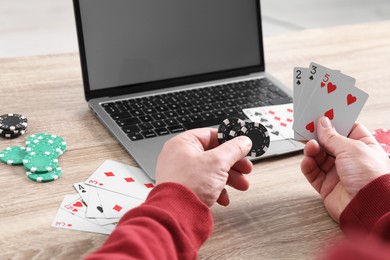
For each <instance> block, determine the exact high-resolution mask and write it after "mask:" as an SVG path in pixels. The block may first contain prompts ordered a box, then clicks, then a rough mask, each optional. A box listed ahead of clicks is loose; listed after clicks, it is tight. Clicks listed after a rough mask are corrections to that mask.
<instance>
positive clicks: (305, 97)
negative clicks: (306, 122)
mask: <svg viewBox="0 0 390 260" xmlns="http://www.w3.org/2000/svg"><path fill="white" fill-rule="evenodd" d="M325 71H333V72H335V73H336V74H341V73H340V71H334V70H331V69H329V68H327V67H324V66H322V65H320V64H317V63H315V62H312V63H310V65H309V68H308V69H307V71H306V75H305V77H304V84H303V86H302V87H301V89H300V95H299V98H298V99H297V100H295V99H294V103H296V104H295V106H294V113H295V123H294V125H293V127H295V124H296V123H297V121H298V120H299V119H300V117H301V115H302V114H303V111H304V110H305V108H306V106H307V104H308V101H309V100H310V99H311V97H312V95H313V92H314V89H315V88H314V85H315V84H316V83H317V82H318V81H319V79H320V78H321V77H322V76H323V75H324V72H325ZM342 76H343V77H344V80H345V81H347V82H349V83H351V84H352V85H354V84H355V83H356V80H355V79H354V78H352V77H350V76H347V75H344V74H342ZM297 119H298V120H297Z"/></svg>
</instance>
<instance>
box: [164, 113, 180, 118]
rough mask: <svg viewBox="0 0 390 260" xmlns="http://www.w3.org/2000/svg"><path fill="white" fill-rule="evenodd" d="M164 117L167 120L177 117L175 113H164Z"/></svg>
mask: <svg viewBox="0 0 390 260" xmlns="http://www.w3.org/2000/svg"><path fill="white" fill-rule="evenodd" d="M164 115H165V116H166V117H168V118H172V117H177V116H178V114H177V113H176V112H175V111H167V112H165V113H164Z"/></svg>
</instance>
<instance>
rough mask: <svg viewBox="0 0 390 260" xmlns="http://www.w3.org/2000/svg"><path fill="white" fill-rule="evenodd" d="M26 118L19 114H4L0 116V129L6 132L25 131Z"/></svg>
mask: <svg viewBox="0 0 390 260" xmlns="http://www.w3.org/2000/svg"><path fill="white" fill-rule="evenodd" d="M27 122H28V120H27V118H26V117H25V116H22V115H19V114H5V115H2V116H0V129H2V130H6V131H15V130H25V129H26V128H27Z"/></svg>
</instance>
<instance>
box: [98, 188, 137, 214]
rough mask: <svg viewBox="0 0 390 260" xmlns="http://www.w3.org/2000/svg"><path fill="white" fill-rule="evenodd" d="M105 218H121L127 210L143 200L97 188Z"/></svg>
mask: <svg viewBox="0 0 390 260" xmlns="http://www.w3.org/2000/svg"><path fill="white" fill-rule="evenodd" d="M97 190H98V194H99V198H100V202H101V204H102V206H103V208H104V215H105V216H106V218H117V219H119V218H121V217H122V216H123V215H124V214H125V213H126V212H127V211H129V210H131V209H133V208H135V207H137V206H139V205H141V204H142V203H143V200H139V199H135V198H133V197H129V196H126V195H123V194H119V193H116V192H112V191H108V190H104V189H97Z"/></svg>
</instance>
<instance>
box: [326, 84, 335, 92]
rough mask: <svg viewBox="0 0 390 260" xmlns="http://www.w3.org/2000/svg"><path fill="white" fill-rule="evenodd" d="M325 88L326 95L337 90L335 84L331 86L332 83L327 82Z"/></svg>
mask: <svg viewBox="0 0 390 260" xmlns="http://www.w3.org/2000/svg"><path fill="white" fill-rule="evenodd" d="M327 87H328V94H330V93H332V92H333V91H335V90H336V89H337V86H336V85H335V84H332V82H329V83H328V86H327Z"/></svg>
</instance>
